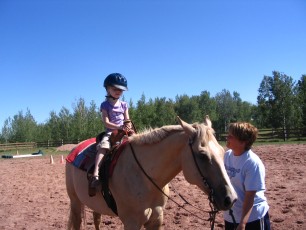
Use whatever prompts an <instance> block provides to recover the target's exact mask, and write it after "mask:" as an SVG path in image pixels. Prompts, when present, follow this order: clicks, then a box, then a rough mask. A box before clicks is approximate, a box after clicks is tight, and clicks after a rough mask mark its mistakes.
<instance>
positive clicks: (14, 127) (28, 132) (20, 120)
mask: <svg viewBox="0 0 306 230" xmlns="http://www.w3.org/2000/svg"><path fill="white" fill-rule="evenodd" d="M36 128H37V123H36V121H35V119H34V117H33V116H32V114H31V112H30V110H29V109H27V111H26V114H25V115H23V112H22V111H19V112H18V114H17V115H15V116H14V118H13V120H12V123H11V131H12V133H11V134H12V136H11V138H10V141H12V142H17V141H19V142H29V141H35V140H36V138H35V137H36Z"/></svg>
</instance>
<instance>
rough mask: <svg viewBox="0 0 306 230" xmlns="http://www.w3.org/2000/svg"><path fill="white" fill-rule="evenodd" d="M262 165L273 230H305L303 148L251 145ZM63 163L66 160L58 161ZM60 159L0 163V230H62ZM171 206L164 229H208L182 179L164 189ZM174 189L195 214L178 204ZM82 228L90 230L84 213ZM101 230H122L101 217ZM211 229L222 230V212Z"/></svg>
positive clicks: (200, 204) (202, 201)
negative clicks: (84, 218)
mask: <svg viewBox="0 0 306 230" xmlns="http://www.w3.org/2000/svg"><path fill="white" fill-rule="evenodd" d="M254 151H255V152H256V153H257V154H258V155H259V156H260V157H261V159H262V160H263V162H264V164H265V166H266V174H267V177H266V185H267V191H266V196H267V198H268V202H269V205H270V211H269V213H270V218H271V225H272V228H273V229H291V230H294V229H299V230H300V229H306V211H305V210H306V195H305V193H306V178H305V172H306V144H286V145H265V146H257V147H255V148H254ZM63 157H64V158H65V157H66V156H63ZM61 158H62V155H58V154H57V155H53V160H54V164H50V156H42V157H35V158H19V159H1V160H0V170H1V174H0V178H1V180H0V194H1V195H0V229H7V230H8V229H14V230H19V229H31V230H32V229H33V230H34V229H66V228H67V220H68V213H69V199H68V196H67V193H66V188H65V175H64V172H65V171H64V169H65V164H62V163H61ZM170 187H171V196H172V197H173V198H174V199H175V200H176V201H177V202H179V203H180V204H181V205H183V207H184V208H185V209H187V210H189V211H190V212H188V211H186V210H185V209H183V208H181V207H178V206H177V205H176V204H175V203H174V202H172V201H169V202H168V203H167V206H166V209H165V215H164V229H180V230H181V229H210V227H209V222H208V221H206V219H208V217H209V215H208V213H207V211H208V210H209V206H208V200H207V197H206V196H205V195H204V194H203V192H201V191H200V190H199V189H197V188H196V187H195V186H193V185H189V184H188V183H187V182H186V181H185V179H184V177H183V176H182V174H179V175H177V177H175V179H173V181H171V184H170ZM175 190H176V191H177V192H178V193H179V194H181V195H182V196H184V198H185V199H186V200H187V201H188V202H189V203H191V204H192V205H193V206H196V207H197V208H199V209H195V208H194V207H192V206H189V205H187V204H184V201H182V200H181V199H180V198H179V196H178V195H177V194H176V193H175ZM86 220H87V224H86V228H87V229H94V226H93V221H92V216H91V211H90V210H89V209H86ZM101 229H122V224H121V222H120V220H119V219H118V218H114V217H107V216H104V217H103V222H102V224H101ZM215 229H223V219H222V213H218V214H217V219H216V224H215Z"/></svg>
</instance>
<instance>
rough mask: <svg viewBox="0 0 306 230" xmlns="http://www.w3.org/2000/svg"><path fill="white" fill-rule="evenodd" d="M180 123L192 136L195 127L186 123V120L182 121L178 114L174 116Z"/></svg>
mask: <svg viewBox="0 0 306 230" xmlns="http://www.w3.org/2000/svg"><path fill="white" fill-rule="evenodd" d="M176 118H177V120H178V122H179V123H180V125H181V126H182V127H183V129H184V131H185V132H186V133H187V134H188V135H189V136H190V137H192V136H193V135H194V132H195V128H193V127H192V125H190V124H188V123H187V122H185V121H183V120H182V119H181V118H180V117H179V116H177V117H176Z"/></svg>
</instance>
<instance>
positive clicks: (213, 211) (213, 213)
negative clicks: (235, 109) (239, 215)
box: [129, 139, 219, 230]
mask: <svg viewBox="0 0 306 230" xmlns="http://www.w3.org/2000/svg"><path fill="white" fill-rule="evenodd" d="M192 144H193V140H191V139H189V146H190V150H191V153H192V156H193V159H194V162H195V165H196V167H197V170H198V172H199V174H200V176H201V178H202V181H203V184H204V187H205V188H207V189H208V191H209V193H208V200H209V206H210V209H211V210H210V211H208V213H209V219H208V220H209V222H210V228H211V230H213V229H214V225H215V219H216V214H217V213H218V212H219V210H218V209H217V208H216V207H215V206H216V205H215V199H214V190H213V188H212V187H211V186H210V185H209V183H208V181H207V179H206V178H205V177H204V176H203V174H202V172H201V170H200V167H199V165H198V163H197V161H196V153H195V152H194V151H193V149H192ZM129 145H130V148H131V150H132V153H133V156H134V159H135V161H136V163H137V165H138V166H139V168H140V169H141V171H142V172H143V173H144V175H145V176H146V177H147V178H148V179H149V181H151V183H152V184H153V185H154V186H155V187H156V188H157V189H158V190H159V191H160V192H161V193H162V194H163V195H164V196H166V197H167V198H168V199H169V200H171V201H172V202H174V203H175V204H177V205H178V206H179V207H181V208H183V209H184V210H185V211H187V212H189V213H190V214H192V215H194V216H196V217H197V218H199V219H201V220H204V219H203V218H201V217H199V216H197V215H195V214H194V213H192V212H190V211H189V210H187V209H186V208H184V207H183V206H182V205H180V204H179V203H178V202H176V201H175V200H173V199H172V198H171V197H169V196H168V195H167V194H166V193H165V192H164V191H163V190H162V189H161V188H160V187H159V186H158V185H157V184H156V183H155V181H154V180H153V179H152V178H151V177H150V176H149V175H148V174H147V173H146V171H145V170H144V168H143V167H142V166H141V164H140V162H139V161H138V159H137V157H136V154H135V151H134V148H133V146H132V144H131V143H129ZM180 197H181V198H182V199H183V200H184V201H185V202H186V203H187V204H189V205H191V204H190V203H189V202H187V201H186V199H184V198H183V197H182V196H181V195H180ZM191 206H192V205H191ZM193 207H194V206H193Z"/></svg>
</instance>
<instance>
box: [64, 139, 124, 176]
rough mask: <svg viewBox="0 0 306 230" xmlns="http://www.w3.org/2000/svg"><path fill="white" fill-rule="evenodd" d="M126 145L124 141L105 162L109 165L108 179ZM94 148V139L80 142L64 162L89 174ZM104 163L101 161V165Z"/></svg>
mask: <svg viewBox="0 0 306 230" xmlns="http://www.w3.org/2000/svg"><path fill="white" fill-rule="evenodd" d="M127 143H128V141H124V142H123V143H122V144H121V145H120V146H119V147H118V148H115V150H114V152H113V153H112V154H111V160H110V161H109V162H107V163H108V164H109V172H108V173H109V177H111V176H112V174H113V171H114V168H115V166H116V163H117V160H118V158H119V156H120V155H121V153H122V151H123V149H124V148H125V146H126V145H127ZM96 146H97V144H96V138H90V139H88V140H85V141H82V142H81V143H79V144H78V145H77V146H76V147H75V148H73V149H72V150H71V152H70V153H69V155H68V156H67V157H66V161H67V162H69V163H72V164H73V165H74V166H75V167H77V168H79V169H81V170H84V171H87V172H89V171H90V169H91V168H93V166H94V164H95V158H96V154H97V149H96ZM104 158H105V157H104ZM104 163H106V162H104V161H103V162H102V164H104Z"/></svg>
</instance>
